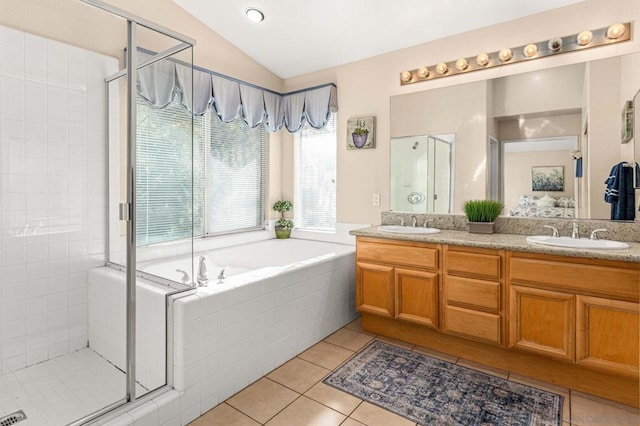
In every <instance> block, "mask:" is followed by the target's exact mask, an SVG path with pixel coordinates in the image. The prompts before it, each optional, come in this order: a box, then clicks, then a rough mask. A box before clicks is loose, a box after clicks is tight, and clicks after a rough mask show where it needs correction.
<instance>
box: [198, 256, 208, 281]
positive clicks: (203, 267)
mask: <svg viewBox="0 0 640 426" xmlns="http://www.w3.org/2000/svg"><path fill="white" fill-rule="evenodd" d="M197 282H198V287H206V285H207V283H208V282H209V273H208V272H207V258H206V257H204V256H200V262H199V266H198V280H197Z"/></svg>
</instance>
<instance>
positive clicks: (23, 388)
mask: <svg viewBox="0 0 640 426" xmlns="http://www.w3.org/2000/svg"><path fill="white" fill-rule="evenodd" d="M145 392H146V391H145ZM124 396H125V374H124V373H123V372H122V371H120V370H118V369H117V368H116V367H114V366H113V365H112V364H111V363H109V362H107V361H106V360H105V359H104V358H102V357H101V356H100V355H98V354H97V353H95V352H94V351H93V350H91V349H90V348H86V349H82V350H80V351H78V352H73V353H70V354H67V355H64V356H61V357H59V358H55V359H51V360H49V361H45V362H43V363H40V364H36V365H32V366H30V367H27V368H24V369H22V370H18V371H15V372H13V373H9V374H6V375H3V376H0V417H1V416H4V415H6V414H10V413H13V412H14V411H17V410H23V411H24V412H25V414H26V415H27V420H25V421H23V422H20V423H19V424H20V426H36V425H52V426H53V425H66V424H68V423H71V422H73V421H75V420H77V419H79V418H81V417H84V416H86V415H88V414H91V413H93V412H94V411H97V410H99V409H101V408H103V407H105V406H107V405H109V404H112V403H114V402H116V401H118V400H120V399H122V398H124Z"/></svg>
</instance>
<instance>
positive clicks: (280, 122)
mask: <svg viewBox="0 0 640 426" xmlns="http://www.w3.org/2000/svg"><path fill="white" fill-rule="evenodd" d="M148 53H150V52H146V51H143V52H141V56H145V55H146V54H148ZM192 75H193V78H192ZM192 84H193V91H192V90H191V87H192ZM138 94H139V95H140V97H142V99H144V100H145V101H146V102H147V103H149V104H150V105H152V106H154V107H156V108H165V107H166V106H167V105H169V103H171V101H172V100H173V98H174V97H176V96H177V97H178V99H180V102H181V103H182V105H183V106H184V107H185V108H186V109H187V110H188V111H189V112H192V113H193V114H194V115H203V114H204V113H205V112H206V111H207V109H208V108H211V109H212V110H213V111H214V112H215V113H216V114H217V115H218V117H220V119H221V120H222V121H224V122H225V123H226V122H230V121H232V120H234V119H236V118H237V117H242V119H243V120H244V122H245V123H246V124H247V125H248V126H249V127H255V126H257V125H258V124H260V123H264V124H265V128H266V129H267V130H268V131H270V132H277V131H278V130H280V129H281V128H282V127H283V126H284V127H285V128H286V129H287V130H288V131H289V132H291V133H295V132H297V131H299V130H300V129H301V128H302V127H303V126H304V125H305V123H309V124H310V125H311V126H312V127H314V128H316V129H320V128H322V127H324V126H325V125H326V124H327V121H328V120H329V115H330V114H331V112H336V111H338V90H337V87H336V85H335V84H333V83H328V84H324V85H321V86H316V87H311V88H308V89H302V90H298V91H295V92H291V93H277V92H274V91H272V90H269V89H265V88H262V87H258V86H255V85H253V84H250V83H246V82H243V81H240V80H236V79H234V78H231V77H227V76H225V75H222V74H218V73H215V72H213V71H209V70H205V69H202V68H196V67H194V68H193V74H192V70H191V67H190V66H189V65H186V64H183V63H180V62H178V61H174V60H163V61H159V62H155V63H153V64H151V65H148V66H146V67H144V68H143V69H140V70H138ZM192 97H193V99H192ZM192 106H193V107H192Z"/></svg>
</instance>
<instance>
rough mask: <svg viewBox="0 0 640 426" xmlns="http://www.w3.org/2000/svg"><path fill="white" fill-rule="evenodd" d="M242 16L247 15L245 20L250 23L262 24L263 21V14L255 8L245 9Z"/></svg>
mask: <svg viewBox="0 0 640 426" xmlns="http://www.w3.org/2000/svg"><path fill="white" fill-rule="evenodd" d="M244 14H245V15H247V18H249V20H250V21H251V22H262V21H263V20H264V13H262V11H261V10H260V9H256V8H255V7H250V8H248V9H246V10H245V11H244Z"/></svg>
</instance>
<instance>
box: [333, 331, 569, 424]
mask: <svg viewBox="0 0 640 426" xmlns="http://www.w3.org/2000/svg"><path fill="white" fill-rule="evenodd" d="M324 383H326V384H328V385H330V386H333V387H335V388H337V389H340V390H343V391H345V392H347V393H349V394H351V395H354V396H356V397H358V398H360V399H363V400H365V401H368V402H370V403H372V404H375V405H378V406H380V407H382V408H385V409H387V410H389V411H393V412H394V413H397V414H399V415H400V416H403V417H406V418H407V419H409V420H411V421H414V422H416V423H418V424H420V425H430V426H431V425H464V426H468V425H478V426H480V425H500V426H511V425H513V426H515V425H518V426H520V425H531V426H533V425H535V426H551V425H553V426H557V425H560V424H561V419H562V417H561V416H562V396H561V395H556V394H554V393H551V392H547V391H543V390H540V389H535V388H532V387H530V386H525V385H521V384H519V383H514V382H510V381H507V380H504V379H501V378H499V377H495V376H491V375H489V374H485V373H482V372H480V371H476V370H472V369H469V368H464V367H460V366H458V365H455V364H451V363H449V362H446V361H441V360H438V359H435V358H431V357H428V356H426V355H422V354H419V353H416V352H411V351H408V350H406V349H402V348H398V347H396V346H393V345H389V344H387V343H384V342H380V341H373V342H372V343H371V344H370V345H369V346H367V347H366V348H364V349H363V350H362V351H361V352H360V353H358V354H356V355H355V356H354V357H353V358H352V359H350V360H349V361H348V362H346V363H345V364H344V365H343V366H342V367H340V368H339V369H338V370H336V371H335V372H334V373H333V374H331V375H330V376H329V377H327V378H326V379H325V380H324Z"/></svg>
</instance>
